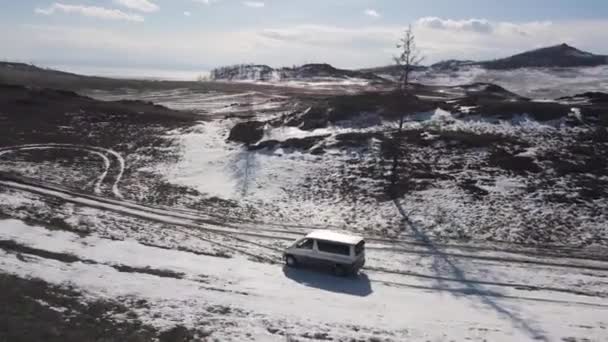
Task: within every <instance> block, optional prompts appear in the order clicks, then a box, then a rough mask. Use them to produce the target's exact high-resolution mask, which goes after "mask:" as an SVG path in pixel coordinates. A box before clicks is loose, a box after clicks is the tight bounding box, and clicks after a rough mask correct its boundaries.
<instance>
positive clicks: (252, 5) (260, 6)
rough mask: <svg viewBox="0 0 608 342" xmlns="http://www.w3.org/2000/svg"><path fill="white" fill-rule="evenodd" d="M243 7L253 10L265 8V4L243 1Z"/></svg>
mask: <svg viewBox="0 0 608 342" xmlns="http://www.w3.org/2000/svg"><path fill="white" fill-rule="evenodd" d="M243 5H245V6H247V7H252V8H262V7H264V3H263V2H260V1H243Z"/></svg>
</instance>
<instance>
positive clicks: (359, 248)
mask: <svg viewBox="0 0 608 342" xmlns="http://www.w3.org/2000/svg"><path fill="white" fill-rule="evenodd" d="M363 250H365V241H361V242H359V243H358V244H357V245H356V246H355V255H359V254H361V252H363Z"/></svg>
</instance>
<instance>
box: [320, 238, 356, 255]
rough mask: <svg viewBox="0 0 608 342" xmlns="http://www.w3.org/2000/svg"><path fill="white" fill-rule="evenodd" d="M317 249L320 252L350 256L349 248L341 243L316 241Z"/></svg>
mask: <svg viewBox="0 0 608 342" xmlns="http://www.w3.org/2000/svg"><path fill="white" fill-rule="evenodd" d="M317 248H318V249H319V251H321V252H326V253H332V254H340V255H350V246H349V245H344V244H341V243H335V242H328V241H317Z"/></svg>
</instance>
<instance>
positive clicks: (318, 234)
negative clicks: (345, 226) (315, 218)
mask: <svg viewBox="0 0 608 342" xmlns="http://www.w3.org/2000/svg"><path fill="white" fill-rule="evenodd" d="M306 237H307V238H309V239H315V240H325V241H334V242H340V243H344V244H347V245H356V244H358V243H359V242H361V241H363V237H361V236H356V235H348V234H344V233H338V232H334V231H331V230H315V231H314V232H312V233H310V234H308V235H306Z"/></svg>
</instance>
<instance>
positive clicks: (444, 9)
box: [0, 0, 608, 70]
mask: <svg viewBox="0 0 608 342" xmlns="http://www.w3.org/2000/svg"><path fill="white" fill-rule="evenodd" d="M0 6H1V7H0V8H1V10H0V43H2V49H1V50H0V51H1V52H0V59H5V60H13V61H24V62H32V63H37V64H42V65H72V66H100V67H110V68H111V67H131V68H133V67H138V68H144V69H176V70H191V69H209V68H211V67H214V66H218V65H224V64H233V63H249V62H256V63H265V64H270V65H272V66H284V65H293V64H302V63H307V62H329V63H331V64H334V65H336V66H340V67H367V66H375V65H384V64H388V63H390V61H391V56H392V55H394V54H395V53H396V52H395V49H394V45H395V43H396V41H397V39H398V36H399V33H400V32H401V31H402V30H403V28H404V27H405V26H407V25H408V24H412V26H413V28H414V30H415V32H416V35H417V39H418V45H419V47H420V48H421V50H422V52H423V54H424V55H425V56H426V62H427V63H431V62H435V61H439V60H443V59H448V58H458V59H489V58H495V57H502V56H505V55H509V54H513V53H516V52H520V51H522V50H526V49H530V48H535V47H541V46H546V45H553V44H558V43H561V42H567V43H569V44H572V45H575V46H577V47H579V48H582V49H586V50H590V51H592V52H596V53H605V54H608V44H606V32H608V1H606V0H577V1H574V0H533V1H531V0H508V1H504V0H251V1H242V0H99V1H90V0H58V1H53V0H19V1H14V0H0Z"/></svg>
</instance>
